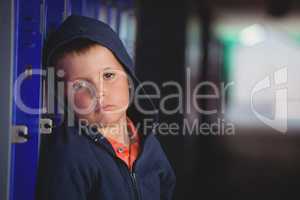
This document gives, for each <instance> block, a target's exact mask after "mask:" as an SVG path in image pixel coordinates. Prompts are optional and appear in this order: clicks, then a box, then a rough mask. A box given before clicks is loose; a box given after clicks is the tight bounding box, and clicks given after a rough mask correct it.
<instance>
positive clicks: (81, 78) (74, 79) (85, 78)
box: [70, 77, 93, 83]
mask: <svg viewBox="0 0 300 200" xmlns="http://www.w3.org/2000/svg"><path fill="white" fill-rule="evenodd" d="M76 80H86V81H88V82H90V83H92V82H93V81H92V79H90V78H87V77H75V78H72V79H71V80H70V81H71V82H72V81H76Z"/></svg>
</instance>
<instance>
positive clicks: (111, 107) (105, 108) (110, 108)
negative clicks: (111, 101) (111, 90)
mask: <svg viewBox="0 0 300 200" xmlns="http://www.w3.org/2000/svg"><path fill="white" fill-rule="evenodd" d="M114 108H115V106H114V105H104V106H101V108H100V110H104V111H109V110H113V109H114Z"/></svg>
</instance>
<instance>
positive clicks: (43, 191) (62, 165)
mask: <svg viewBox="0 0 300 200" xmlns="http://www.w3.org/2000/svg"><path fill="white" fill-rule="evenodd" d="M69 152H70V151H68V150H65V149H60V150H57V149H54V150H51V151H49V152H48V153H46V154H44V155H43V158H42V162H41V161H40V165H39V170H38V178H37V185H36V200H66V199H72V200H86V199H88V193H89V190H90V187H91V183H90V182H91V181H90V180H89V178H87V176H86V175H85V174H86V172H85V170H86V169H84V166H80V164H79V163H78V162H77V161H76V159H74V156H73V155H72V153H69Z"/></svg>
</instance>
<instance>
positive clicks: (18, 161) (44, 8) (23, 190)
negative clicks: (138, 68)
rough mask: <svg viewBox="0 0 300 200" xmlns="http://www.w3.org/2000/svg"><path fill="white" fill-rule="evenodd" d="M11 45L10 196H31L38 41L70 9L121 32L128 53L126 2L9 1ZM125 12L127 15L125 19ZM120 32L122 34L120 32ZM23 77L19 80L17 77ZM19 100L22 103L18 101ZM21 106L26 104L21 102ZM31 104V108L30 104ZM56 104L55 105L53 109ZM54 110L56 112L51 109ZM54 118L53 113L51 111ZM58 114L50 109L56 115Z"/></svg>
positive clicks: (27, 199) (22, 199)
mask: <svg viewBox="0 0 300 200" xmlns="http://www.w3.org/2000/svg"><path fill="white" fill-rule="evenodd" d="M14 1H15V5H14V6H15V9H14V12H15V21H14V26H15V33H14V37H15V47H14V49H15V50H14V54H15V55H14V62H15V66H14V69H13V83H14V84H13V87H14V88H15V89H14V91H13V96H14V97H15V99H16V101H14V103H13V108H12V110H13V113H12V124H13V127H14V133H15V137H14V142H15V143H13V144H12V145H11V174H10V183H9V188H10V194H9V199H10V200H34V195H35V183H36V176H37V168H38V155H39V149H40V142H41V135H40V134H41V132H40V131H41V127H40V126H41V119H42V118H44V116H47V114H45V113H43V112H42V107H43V106H47V105H44V104H43V100H44V99H45V98H47V96H45V95H44V94H43V92H44V91H43V90H44V88H43V83H44V82H46V81H47V79H46V71H45V69H44V68H43V66H42V46H43V41H44V39H45V38H46V37H47V35H48V34H49V33H51V32H52V31H53V30H55V29H56V28H57V27H58V26H59V25H60V24H61V22H62V21H63V20H64V19H65V18H66V17H67V16H69V15H71V14H77V15H85V16H89V17H94V18H97V19H100V20H102V21H104V22H107V23H108V24H110V25H111V26H112V27H113V28H114V29H115V30H116V31H117V32H118V33H119V34H120V36H121V37H122V36H123V38H122V39H123V41H124V43H125V45H126V47H128V48H129V52H133V50H134V48H133V46H134V43H133V42H134V41H133V35H132V34H128V26H131V25H132V23H131V21H132V19H130V18H128V13H130V12H132V8H133V4H132V2H131V1H125V0H118V1H109V2H108V1H104V0H102V1H99V0H26V1H25V0H14ZM125 16H126V19H125ZM122 34H123V35H122ZM22 76H23V77H24V80H22V79H20V77H21V78H22ZM22 103H23V106H22ZM24 105H25V107H24ZM30 108H31V109H30ZM54 109H55V108H54ZM55 111H57V110H56V109H55ZM52 117H53V115H52ZM60 117H61V116H60V115H58V114H55V117H54V118H53V119H54V125H55V122H56V121H55V120H57V121H59V118H60Z"/></svg>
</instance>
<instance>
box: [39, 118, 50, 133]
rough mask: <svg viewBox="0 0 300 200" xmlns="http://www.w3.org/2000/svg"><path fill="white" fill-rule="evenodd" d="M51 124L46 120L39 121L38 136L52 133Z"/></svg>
mask: <svg viewBox="0 0 300 200" xmlns="http://www.w3.org/2000/svg"><path fill="white" fill-rule="evenodd" d="M52 127H53V122H52V120H51V119H48V118H41V119H40V134H51V133H52Z"/></svg>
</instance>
